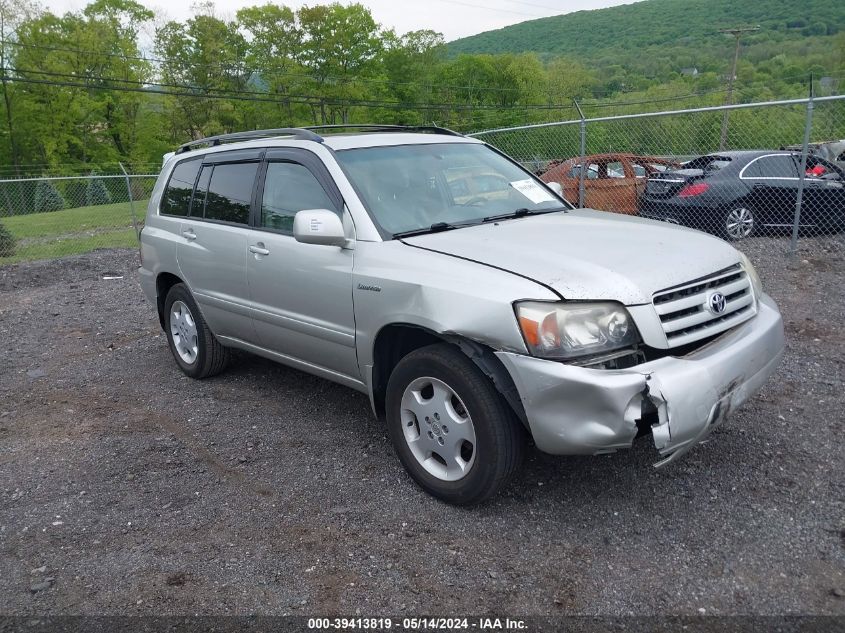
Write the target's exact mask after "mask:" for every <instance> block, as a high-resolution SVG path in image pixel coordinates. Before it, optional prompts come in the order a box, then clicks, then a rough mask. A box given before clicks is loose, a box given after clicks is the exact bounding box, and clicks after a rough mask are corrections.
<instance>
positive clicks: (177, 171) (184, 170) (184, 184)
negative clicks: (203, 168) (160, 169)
mask: <svg viewBox="0 0 845 633" xmlns="http://www.w3.org/2000/svg"><path fill="white" fill-rule="evenodd" d="M200 165H202V161H201V160H199V159H194V160H186V161H182V162H181V163H179V164H178V165H176V167H175V168H174V170H173V174H172V175H171V176H170V182H168V183H167V188H166V189H165V190H164V195H163V196H162V198H161V213H164V214H165V215H188V208H189V207H190V204H191V192H192V191H193V190H194V182H195V181H196V179H197V173H198V172H199V170H200Z"/></svg>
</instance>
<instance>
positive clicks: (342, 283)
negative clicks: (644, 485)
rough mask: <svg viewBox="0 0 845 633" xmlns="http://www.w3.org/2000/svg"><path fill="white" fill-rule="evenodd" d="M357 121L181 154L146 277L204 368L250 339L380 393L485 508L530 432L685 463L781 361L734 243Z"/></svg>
mask: <svg viewBox="0 0 845 633" xmlns="http://www.w3.org/2000/svg"><path fill="white" fill-rule="evenodd" d="M320 129H321V130H323V128H320ZM352 131H353V130H352V129H343V130H340V131H338V130H331V132H332V133H331V134H326V136H325V137H322V136H318V135H317V134H316V133H315V132H314V131H313V130H305V129H283V130H266V131H260V132H249V133H244V134H235V135H226V136H220V137H212V138H209V139H202V140H199V141H195V142H192V143H189V144H186V145H184V146H182V147H180V148H179V150H178V151H177V152H175V153H174V154H171V155H169V156H168V157H167V158H166V160H165V163H164V167H163V169H162V172H161V175H160V177H159V180H158V182H157V184H156V186H155V189H154V191H153V194H152V198H151V199H150V204H149V209H148V211H147V220H146V226H145V227H144V229H143V232H142V235H141V255H142V266H141V269H140V274H141V282H142V286H143V289H144V292H145V293H146V295H147V297H148V298H149V300H150V301H151V302H152V304H153V305H154V306H155V308H156V310H157V311H158V315H159V319H160V321H161V325H162V327H163V328H164V331H165V332H166V334H167V337H168V341H169V344H170V349H171V351H172V352H173V356H174V358H175V360H176V363H177V364H178V365H179V367H180V368H181V369H182V371H184V372H185V373H186V374H187V375H189V376H192V377H194V378H205V377H208V376H212V375H214V374H216V373H218V372H220V371H222V370H223V368H224V367H225V366H226V363H227V360H228V358H229V350H230V349H231V348H237V349H241V350H246V351H249V352H252V353H254V354H258V355H260V356H264V357H267V358H270V359H273V360H275V361H278V362H280V363H285V364H286V365H290V366H292V367H295V368H298V369H301V370H303V371H306V372H310V373H313V374H316V375H318V376H322V377H324V378H327V379H329V380H333V381H336V382H339V383H341V384H343V385H347V386H349V387H352V388H353V389H357V390H359V391H362V392H364V393H366V394H368V395H369V397H370V401H371V403H372V408H373V411H374V412H375V414H376V415H378V416H380V417H383V418H384V419H385V421H386V424H387V426H388V429H389V433H390V436H391V438H392V440H393V444H394V446H395V448H396V452H397V453H398V455H399V458H400V460H401V461H402V463H403V465H404V466H405V468H406V469H407V470H408V472H409V473H410V475H411V477H413V479H414V480H415V481H416V482H417V483H418V484H419V485H420V486H422V487H423V488H424V489H425V490H427V491H429V492H430V493H432V494H434V495H436V496H437V497H440V498H441V499H444V500H447V501H449V502H453V503H459V504H470V503H476V502H479V501H482V500H484V499H486V498H489V497H490V496H492V495H493V494H494V493H496V491H498V490H499V489H501V488H502V486H503V485H504V484H505V483H506V482H507V481H508V479H509V477H511V476H512V475H513V473H514V472H515V471H516V470H517V468H518V466H519V464H520V461H521V459H522V456H523V454H524V451H525V447H526V444H527V441H528V439H529V438H530V439H531V440H533V442H534V443H535V444H536V446H537V447H538V448H539V449H540V450H542V451H545V452H548V453H553V454H559V455H576V454H579V455H583V454H588V455H597V454H601V453H610V452H614V451H616V450H617V449H620V448H627V447H630V446H631V443H632V441H633V440H634V438H635V437H637V436H639V435H650V436H651V437H652V438H653V441H654V444H655V446H656V448H657V450H658V451H659V453H660V455H661V460H660V461H659V462H658V464H666V463H668V462H671V461H673V460H674V459H676V458H678V457H679V456H680V455H682V454H683V453H685V452H687V451H688V450H689V449H690V448H691V447H692V446H693V445H695V444H696V443H697V442H700V441H701V440H702V439H704V438H705V437H706V436H707V435H708V434H709V433H710V431H711V430H712V429H713V428H714V427H715V426H716V425H718V424H719V423H720V422H722V421H723V420H724V419H725V417H726V416H727V415H728V414H729V413H730V412H731V411H732V410H733V409H734V408H735V407H737V406H739V405H740V404H742V403H743V402H744V401H745V400H747V399H748V398H749V397H750V396H751V395H752V394H753V393H754V392H755V391H757V390H758V389H759V388H760V386H761V385H762V384H763V383H764V382H765V380H766V379H767V378H768V377H769V376H770V375H771V374H772V372H773V371H774V370H775V368H776V366H777V364H778V361H779V359H780V358H781V355H782V353H783V347H784V337H783V324H782V320H781V316H780V313H779V312H778V309H777V306H776V305H775V303H774V302H773V301H772V299H771V298H770V297H769V296H767V295H766V294H764V292H763V290H762V288H761V286H760V280H759V278H758V277H757V274H756V273H755V271H754V268H753V267H752V266H751V264H750V262H749V261H748V259H746V257H745V256H744V255H742V254H741V253H740V252H738V251H737V250H735V249H734V248H733V247H731V246H730V245H729V244H727V243H725V242H723V241H721V240H719V239H717V238H714V237H711V236H708V235H705V234H704V233H699V232H697V231H693V230H690V229H685V228H680V227H673V226H671V225H666V224H665V223H660V222H652V221H648V220H643V219H639V218H636V217H630V216H622V215H614V214H609V213H602V212H597V211H592V210H588V209H578V210H576V209H572V208H571V207H570V205H569V204H567V202H566V201H565V200H564V199H563V198H562V197H561V195H560V191H559V190H556V189H555V188H554V185H547V184H545V183H543V182H542V181H540V180H539V179H538V178H536V177H535V176H533V175H532V174H531V173H530V172H528V171H526V170H525V169H523V168H522V167H521V166H520V165H519V164H517V163H515V162H514V161H512V160H511V159H509V158H508V157H507V156H505V155H503V154H501V153H500V152H498V151H497V150H496V149H494V148H492V147H490V146H488V145H486V144H484V143H482V142H479V141H477V140H474V139H471V138H466V137H463V136H461V135H458V134H455V133H453V132H449V131H448V130H443V129H440V128H394V127H390V126H367V127H357V128H354V131H355V133H351V132H352ZM338 132H340V133H338ZM324 133H325V132H324ZM198 148H199V149H198Z"/></svg>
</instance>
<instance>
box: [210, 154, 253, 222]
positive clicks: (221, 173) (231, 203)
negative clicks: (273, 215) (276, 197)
mask: <svg viewBox="0 0 845 633" xmlns="http://www.w3.org/2000/svg"><path fill="white" fill-rule="evenodd" d="M258 165H259V163H257V162H254V163H222V164H217V165H214V170H213V171H212V172H211V180H210V182H209V184H208V192H207V193H206V196H205V215H204V217H205V219H206V220H217V221H218V222H233V223H235V224H249V208H250V204H251V201H252V190H253V187H254V185H255V176H256V175H257V174H258Z"/></svg>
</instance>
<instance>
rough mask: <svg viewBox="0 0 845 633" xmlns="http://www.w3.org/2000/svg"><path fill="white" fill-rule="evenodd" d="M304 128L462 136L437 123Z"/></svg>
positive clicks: (311, 128)
mask: <svg viewBox="0 0 845 633" xmlns="http://www.w3.org/2000/svg"><path fill="white" fill-rule="evenodd" d="M304 129H306V130H369V131H371V132H427V133H429V134H444V135H447V136H463V134H461V133H460V132H455V131H454V130H450V129H448V128H445V127H440V126H438V125H385V124H379V123H342V124H332V125H310V126H308V127H306V128H304Z"/></svg>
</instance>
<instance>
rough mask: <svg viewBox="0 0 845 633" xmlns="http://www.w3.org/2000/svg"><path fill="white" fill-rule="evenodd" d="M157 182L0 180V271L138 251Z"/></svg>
mask: <svg viewBox="0 0 845 633" xmlns="http://www.w3.org/2000/svg"><path fill="white" fill-rule="evenodd" d="M156 177H157V176H156V175H155V174H152V175H150V174H141V175H127V174H94V175H89V176H72V177H51V178H15V179H10V178H6V179H0V265H2V264H5V263H13V262H18V261H24V260H31V259H49V258H54V257H63V256H65V255H75V254H79V253H86V252H89V251H92V250H95V249H97V248H115V247H134V246H137V244H138V237H137V235H138V230H139V229H140V228H141V226H142V224H143V221H144V215H145V213H146V208H147V200H149V197H150V193H151V191H152V188H153V186H154V184H155V181H156Z"/></svg>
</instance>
